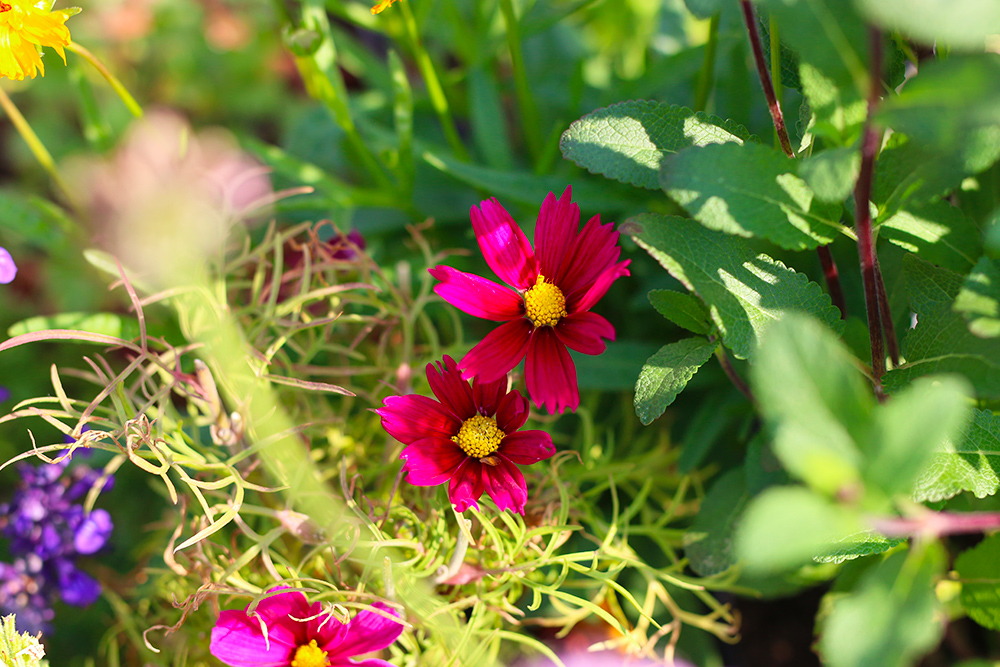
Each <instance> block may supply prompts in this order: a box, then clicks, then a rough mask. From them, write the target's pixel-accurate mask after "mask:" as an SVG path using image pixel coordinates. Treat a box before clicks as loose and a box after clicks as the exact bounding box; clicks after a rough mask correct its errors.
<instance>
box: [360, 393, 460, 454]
mask: <svg viewBox="0 0 1000 667" xmlns="http://www.w3.org/2000/svg"><path fill="white" fill-rule="evenodd" d="M382 403H383V405H382V407H381V408H378V409H377V410H375V414H377V415H378V416H379V417H381V418H382V428H384V429H385V430H386V432H388V434H389V435H391V436H392V437H394V438H395V439H396V440H399V441H400V442H401V443H403V444H404V445H409V444H411V443H414V442H416V441H417V440H420V439H421V438H428V437H432V436H438V437H445V438H450V437H451V436H453V435H455V434H456V433H458V429H459V428H461V426H462V422H461V421H460V420H458V419H456V418H455V416H454V415H452V414H451V412H450V411H449V410H445V409H444V408H443V407H441V404H440V403H438V402H437V401H435V400H434V399H433V398H427V397H426V396H418V395H416V394H409V395H407V396H386V397H385V399H384V400H383V401H382Z"/></svg>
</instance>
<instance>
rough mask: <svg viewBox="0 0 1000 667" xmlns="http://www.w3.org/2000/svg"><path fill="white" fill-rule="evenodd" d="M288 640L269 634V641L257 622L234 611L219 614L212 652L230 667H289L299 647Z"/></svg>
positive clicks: (279, 635) (211, 645) (213, 635)
mask: <svg viewBox="0 0 1000 667" xmlns="http://www.w3.org/2000/svg"><path fill="white" fill-rule="evenodd" d="M287 639H288V636H287V635H282V634H280V633H278V634H277V635H275V634H274V633H270V632H269V633H268V639H266V640H265V639H264V635H263V633H262V632H261V630H260V624H259V623H258V621H257V620H256V619H251V618H249V617H248V616H247V615H246V612H243V611H236V610H233V609H230V610H227V611H224V612H222V613H221V614H219V620H218V621H216V622H215V627H214V628H212V641H211V644H209V648H208V650H209V652H210V653H211V654H212V655H214V656H215V657H216V658H218V659H219V660H221V661H222V662H224V663H225V664H227V665H230V667H287V665H288V663H289V661H290V660H291V659H292V651H293V650H294V648H295V646H296V644H294V643H288V642H287Z"/></svg>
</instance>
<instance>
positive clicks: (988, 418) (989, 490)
mask: <svg viewBox="0 0 1000 667" xmlns="http://www.w3.org/2000/svg"><path fill="white" fill-rule="evenodd" d="M998 489H1000V417H998V416H996V415H994V414H993V413H992V412H990V411H988V410H973V411H972V421H971V423H970V424H969V425H968V427H967V428H966V429H965V431H964V432H963V433H962V434H961V435H960V436H958V437H956V438H952V439H948V440H945V441H944V442H943V443H941V446H940V447H939V448H938V450H937V451H935V452H934V453H933V454H932V456H931V459H930V462H929V463H928V464H927V465H926V466H925V468H924V471H923V473H922V474H921V475H920V477H919V478H918V479H917V482H916V484H915V487H914V492H913V499H914V500H916V501H917V502H937V501H940V500H947V499H948V498H951V497H952V496H955V495H957V494H959V493H961V492H962V491H971V492H972V494H973V495H975V496H976V497H977V498H985V497H987V496H992V495H993V494H994V493H996V492H997V490H998Z"/></svg>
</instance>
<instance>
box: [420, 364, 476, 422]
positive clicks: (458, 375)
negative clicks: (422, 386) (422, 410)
mask: <svg viewBox="0 0 1000 667" xmlns="http://www.w3.org/2000/svg"><path fill="white" fill-rule="evenodd" d="M427 382H428V383H430V385H431V391H433V392H434V395H435V396H437V399H438V400H439V401H441V406H442V407H443V408H444V409H445V410H448V411H449V412H451V413H452V414H453V415H454V416H455V418H456V419H458V420H459V422H463V421H465V420H466V419H468V418H469V417H471V416H473V415H474V414H476V405H477V403H475V402H473V398H472V388H471V387H469V383H468V382H467V381H466V380H463V379H462V372H461V371H459V370H458V365H457V364H456V363H455V360H454V359H452V358H451V357H449V356H448V355H445V357H444V361H443V362H440V363H438V364H437V366H435V365H434V364H427ZM454 433H455V431H452V434H454Z"/></svg>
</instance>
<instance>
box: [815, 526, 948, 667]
mask: <svg viewBox="0 0 1000 667" xmlns="http://www.w3.org/2000/svg"><path fill="white" fill-rule="evenodd" d="M943 568H944V555H943V553H942V549H941V546H940V544H938V543H937V542H931V543H928V544H927V545H926V546H925V547H923V548H922V549H919V550H918V549H913V550H909V551H900V552H898V553H895V554H893V555H891V556H889V558H887V559H886V560H885V561H883V562H881V563H879V564H878V565H876V566H875V567H874V568H872V569H871V570H869V571H868V572H866V573H865V575H864V576H863V577H862V578H861V581H860V582H859V584H858V586H857V587H856V588H855V589H854V591H853V592H852V593H850V594H848V595H844V596H842V597H839V598H835V599H834V600H833V603H832V605H831V609H830V615H829V617H828V618H827V619H826V622H825V623H824V624H823V629H822V632H821V634H820V640H819V650H820V654H821V655H822V657H823V664H825V665H830V667H863V666H867V665H872V666H874V665H878V667H903V666H904V665H912V664H913V663H914V660H915V658H917V657H918V656H920V655H922V654H923V653H924V652H925V651H927V650H929V649H930V648H932V647H934V646H936V645H937V643H938V641H939V639H940V637H941V633H942V631H943V629H944V625H943V624H942V623H941V622H940V620H939V619H938V613H939V611H938V602H937V598H936V597H935V595H934V582H935V579H936V578H937V577H938V576H939V575H940V573H941V571H942V569H943Z"/></svg>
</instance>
